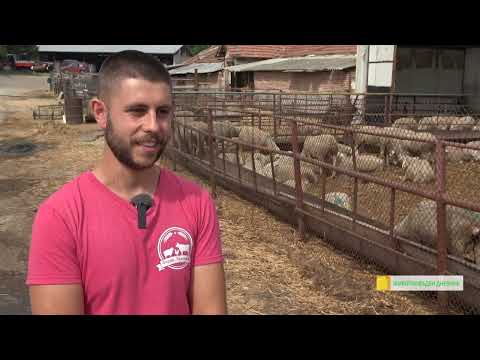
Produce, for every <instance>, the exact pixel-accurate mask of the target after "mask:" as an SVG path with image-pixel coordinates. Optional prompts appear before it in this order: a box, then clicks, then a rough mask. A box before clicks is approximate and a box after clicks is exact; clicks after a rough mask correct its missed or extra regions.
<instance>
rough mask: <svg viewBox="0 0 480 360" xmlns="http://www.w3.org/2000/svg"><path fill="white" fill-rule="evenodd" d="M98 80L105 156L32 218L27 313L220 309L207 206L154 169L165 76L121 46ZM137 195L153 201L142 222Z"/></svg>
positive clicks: (169, 109)
mask: <svg viewBox="0 0 480 360" xmlns="http://www.w3.org/2000/svg"><path fill="white" fill-rule="evenodd" d="M98 86H99V92H98V99H95V100H93V101H92V104H91V106H92V112H93V114H94V116H95V118H96V120H97V122H98V124H99V125H100V127H101V128H102V129H104V130H105V141H106V146H105V149H104V152H103V157H102V159H101V161H100V162H99V164H98V166H97V167H96V168H95V169H94V170H93V171H87V172H84V173H82V174H80V175H79V176H78V177H77V178H75V179H74V180H72V181H71V182H69V183H67V184H66V185H64V186H63V187H62V188H61V189H60V190H58V191H57V192H56V193H54V194H53V195H51V196H50V197H49V198H48V199H47V200H46V201H44V202H43V203H42V204H41V206H40V208H39V210H38V212H37V216H36V218H35V221H34V224H33V229H32V242H31V246H30V254H29V265H28V276H27V284H28V285H29V286H30V298H31V305H32V312H33V314H225V313H226V300H225V280H224V270H223V257H222V252H221V241H220V235H219V225H218V219H217V216H216V210H215V205H214V203H213V201H212V199H211V198H210V196H209V193H208V192H207V191H206V190H204V189H202V188H201V187H200V186H198V185H196V184H194V183H192V182H190V181H187V180H184V179H182V178H180V177H178V176H177V175H175V174H174V173H173V172H171V171H168V170H167V169H164V168H160V167H158V166H156V165H155V162H156V161H157V160H158V159H159V158H160V156H161V154H162V153H163V151H164V150H165V147H166V145H167V142H168V141H169V138H170V132H171V130H170V125H171V124H170V123H171V119H172V116H173V111H174V105H173V100H172V94H171V82H170V77H169V74H168V72H167V71H166V69H165V67H164V66H163V65H162V64H161V63H160V62H159V61H158V60H157V59H155V58H153V57H151V56H149V55H146V54H143V53H141V52H137V51H124V52H121V53H118V54H116V55H113V56H112V57H110V58H109V59H107V60H106V61H105V63H104V64H103V66H102V68H101V70H100V74H99V84H98ZM139 194H144V195H147V200H148V199H150V200H151V202H152V204H151V206H150V207H149V208H148V210H147V211H146V214H145V217H144V220H145V224H144V225H145V228H143V227H142V225H140V219H139V213H138V212H139V211H140V210H139V208H138V207H135V206H134V205H132V199H133V198H134V197H135V196H137V195H139ZM140 217H141V215H140Z"/></svg>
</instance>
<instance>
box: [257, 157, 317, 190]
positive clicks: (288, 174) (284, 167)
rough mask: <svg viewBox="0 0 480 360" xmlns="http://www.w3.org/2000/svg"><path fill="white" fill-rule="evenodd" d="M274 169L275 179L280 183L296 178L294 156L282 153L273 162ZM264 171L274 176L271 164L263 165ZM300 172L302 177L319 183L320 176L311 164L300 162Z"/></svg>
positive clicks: (267, 174) (310, 181)
mask: <svg viewBox="0 0 480 360" xmlns="http://www.w3.org/2000/svg"><path fill="white" fill-rule="evenodd" d="M273 171H274V174H275V181H277V182H279V183H284V182H286V181H288V180H291V179H294V177H295V169H294V165H293V158H292V157H290V156H286V155H280V156H279V157H278V159H277V160H276V161H275V162H274V163H273ZM263 173H264V175H265V176H268V177H273V175H272V167H271V164H267V165H265V166H264V167H263ZM300 174H301V177H302V179H306V181H308V182H309V183H311V184H317V183H318V176H317V174H316V173H315V171H314V167H313V166H311V165H310V164H300Z"/></svg>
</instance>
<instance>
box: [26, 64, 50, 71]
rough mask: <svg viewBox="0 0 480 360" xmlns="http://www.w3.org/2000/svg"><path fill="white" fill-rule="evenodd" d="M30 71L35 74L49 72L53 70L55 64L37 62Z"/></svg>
mask: <svg viewBox="0 0 480 360" xmlns="http://www.w3.org/2000/svg"><path fill="white" fill-rule="evenodd" d="M30 69H31V70H32V71H34V72H48V71H50V70H52V69H53V63H49V62H36V63H35V64H33V66H32V67H31V68H30Z"/></svg>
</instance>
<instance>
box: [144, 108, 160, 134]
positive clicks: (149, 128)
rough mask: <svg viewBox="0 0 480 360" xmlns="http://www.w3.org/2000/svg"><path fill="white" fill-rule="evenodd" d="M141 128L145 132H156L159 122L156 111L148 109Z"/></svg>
mask: <svg viewBox="0 0 480 360" xmlns="http://www.w3.org/2000/svg"><path fill="white" fill-rule="evenodd" d="M143 129H144V131H146V132H157V131H158V130H159V124H158V119H157V113H156V111H150V112H149V113H148V114H147V115H146V116H145V120H144V122H143Z"/></svg>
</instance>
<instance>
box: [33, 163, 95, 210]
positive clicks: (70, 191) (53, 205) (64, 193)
mask: <svg viewBox="0 0 480 360" xmlns="http://www.w3.org/2000/svg"><path fill="white" fill-rule="evenodd" d="M87 176H88V172H83V173H81V174H80V175H78V176H76V177H75V178H73V179H72V180H70V181H68V182H66V183H65V184H63V185H62V186H61V187H60V188H59V189H57V190H56V191H55V192H53V193H52V194H51V195H50V196H48V197H47V198H46V199H45V200H43V201H42V202H41V203H40V204H39V206H38V208H39V209H40V208H50V209H53V210H57V211H62V209H65V207H68V206H69V205H71V203H72V202H73V201H75V199H76V198H77V197H78V195H79V187H80V184H81V183H83V182H85V180H86V178H87Z"/></svg>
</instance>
